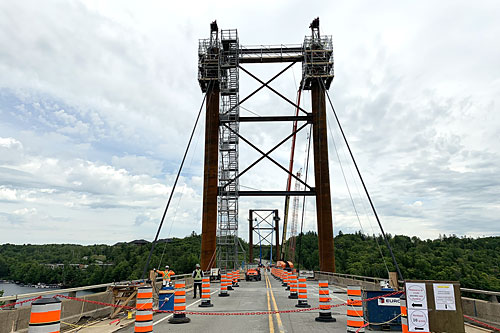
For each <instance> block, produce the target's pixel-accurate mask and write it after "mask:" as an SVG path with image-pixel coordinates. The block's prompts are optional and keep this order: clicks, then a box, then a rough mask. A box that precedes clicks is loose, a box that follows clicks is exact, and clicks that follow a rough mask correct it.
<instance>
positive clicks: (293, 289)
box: [288, 274, 299, 299]
mask: <svg viewBox="0 0 500 333" xmlns="http://www.w3.org/2000/svg"><path fill="white" fill-rule="evenodd" d="M288 281H289V285H290V295H288V298H290V299H297V298H299V294H298V293H297V276H296V275H295V274H293V275H290V278H289V280H288Z"/></svg>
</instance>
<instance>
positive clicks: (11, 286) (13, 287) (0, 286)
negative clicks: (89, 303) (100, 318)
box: [0, 282, 94, 307]
mask: <svg viewBox="0 0 500 333" xmlns="http://www.w3.org/2000/svg"><path fill="white" fill-rule="evenodd" d="M0 290H3V291H4V293H3V295H4V296H12V295H22V294H30V293H36V292H42V291H53V292H54V295H55V294H61V295H67V294H68V293H60V292H58V289H56V288H34V287H26V286H20V285H18V284H15V283H5V282H0ZM93 293H94V292H93V291H90V290H82V291H78V292H77V293H76V296H84V295H89V294H93ZM51 296H52V295H45V296H44V297H51ZM24 299H26V298H20V299H19V301H21V300H24ZM10 302H12V301H9V303H10ZM16 307H17V306H16Z"/></svg>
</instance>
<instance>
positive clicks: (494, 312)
mask: <svg viewBox="0 0 500 333" xmlns="http://www.w3.org/2000/svg"><path fill="white" fill-rule="evenodd" d="M462 308H463V310H464V314H465V315H467V316H470V317H473V318H475V319H477V320H480V321H484V322H486V323H487V324H491V325H494V326H500V303H493V302H488V301H483V300H480V299H474V298H468V297H462Z"/></svg>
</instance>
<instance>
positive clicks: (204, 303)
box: [198, 277, 214, 308]
mask: <svg viewBox="0 0 500 333" xmlns="http://www.w3.org/2000/svg"><path fill="white" fill-rule="evenodd" d="M201 281H202V282H201V303H200V305H198V306H199V307H202V308H208V307H212V306H214V305H213V304H212V303H211V302H210V277H204V278H203V279H202V280H201Z"/></svg>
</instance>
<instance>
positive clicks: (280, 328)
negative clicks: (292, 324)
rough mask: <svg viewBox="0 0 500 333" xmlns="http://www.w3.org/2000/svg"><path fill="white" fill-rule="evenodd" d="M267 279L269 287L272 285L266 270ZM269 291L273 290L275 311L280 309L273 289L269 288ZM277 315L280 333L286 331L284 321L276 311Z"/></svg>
mask: <svg viewBox="0 0 500 333" xmlns="http://www.w3.org/2000/svg"><path fill="white" fill-rule="evenodd" d="M266 281H267V282H268V283H269V287H271V282H270V281H269V278H268V276H267V272H266ZM269 291H270V292H271V297H272V299H273V306H274V311H278V306H277V305H276V299H275V298H274V293H273V289H272V288H269ZM275 315H276V321H277V322H278V328H279V330H280V333H285V329H284V328H283V323H282V322H281V317H280V314H279V313H276V314H275Z"/></svg>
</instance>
